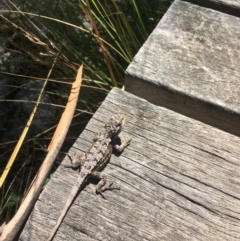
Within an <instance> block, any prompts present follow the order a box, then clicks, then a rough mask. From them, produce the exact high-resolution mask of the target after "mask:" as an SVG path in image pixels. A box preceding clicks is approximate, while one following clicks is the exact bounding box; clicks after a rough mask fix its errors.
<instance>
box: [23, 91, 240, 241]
mask: <svg viewBox="0 0 240 241" xmlns="http://www.w3.org/2000/svg"><path fill="white" fill-rule="evenodd" d="M113 113H124V114H125V115H126V125H125V128H124V130H123V133H122V135H121V136H122V139H124V138H129V137H132V138H133V139H132V143H131V145H130V146H129V147H128V148H126V149H125V150H124V152H123V153H122V154H121V155H120V156H115V155H112V157H111V160H110V163H109V164H108V165H107V167H106V168H105V170H104V172H105V173H107V174H108V176H109V177H110V179H114V180H115V182H116V183H117V184H118V185H120V186H121V190H114V191H109V192H106V193H105V195H106V199H103V198H102V197H101V196H100V195H95V193H94V188H95V185H94V184H88V185H87V186H86V188H85V189H84V190H83V191H82V192H81V193H80V194H79V196H78V197H77V199H76V200H75V202H74V204H73V205H72V207H71V209H70V210H69V212H68V214H67V216H66V217H65V219H64V221H63V223H62V224H61V226H60V229H59V230H58V232H57V235H56V236H55V238H54V240H55V241H57V240H124V241H125V240H134V241H135V240H167V241H170V240H171V241H176V240H204V241H206V240H218V241H220V240H224V241H226V240H231V241H232V240H240V222H239V220H240V185H239V184H240V175H239V173H240V161H239V156H240V138H238V137H236V136H234V135H231V134H228V133H225V132H223V131H220V130H218V129H216V128H213V127H211V126H208V125H206V124H203V123H201V122H198V121H196V120H193V119H191V118H188V117H185V116H183V115H180V114H178V113H176V112H173V111H170V110H167V109H165V108H162V107H158V106H155V105H152V104H150V103H149V102H147V101H145V100H143V99H140V98H138V97H135V96H134V95H132V94H129V93H127V92H122V91H121V90H118V89H113V90H112V91H111V92H110V94H109V95H108V97H107V98H106V100H105V101H104V102H103V104H102V105H101V107H100V108H99V110H98V111H97V113H96V114H95V115H94V116H93V118H92V120H91V121H90V123H89V124H88V125H87V127H86V129H85V131H84V132H83V133H82V134H81V136H80V138H79V139H78V140H77V142H76V143H75V145H74V147H73V148H72V149H71V151H73V150H76V149H77V150H81V151H86V150H87V149H88V148H89V147H90V145H91V140H92V138H93V137H94V132H95V131H98V130H99V128H101V127H102V126H103V124H104V122H105V120H106V119H108V118H109V116H111V115H112V114H113ZM68 161H69V160H68V158H66V159H65V160H64V163H66V162H68ZM77 175H78V174H77V172H74V171H72V170H69V169H67V170H65V169H64V168H63V167H62V166H60V167H59V168H58V170H57V171H56V172H55V173H54V175H53V176H52V178H51V180H50V182H49V183H48V185H47V187H46V188H44V190H43V192H42V194H41V196H40V198H39V200H38V202H37V204H36V205H35V208H34V210H33V212H32V214H31V216H30V217H29V220H28V222H27V224H26V226H25V228H24V230H23V232H22V234H21V237H20V240H21V241H27V240H39V241H41V240H46V237H47V236H48V235H49V233H50V230H51V229H52V227H53V226H54V224H55V222H56V219H57V218H58V217H59V214H60V212H61V210H62V207H63V205H64V203H65V201H66V199H67V197H68V194H69V192H70V190H71V188H72V185H73V184H74V181H75V179H76V177H77Z"/></svg>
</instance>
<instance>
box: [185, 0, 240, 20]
mask: <svg viewBox="0 0 240 241" xmlns="http://www.w3.org/2000/svg"><path fill="white" fill-rule="evenodd" d="M182 1H186V2H191V3H194V4H198V5H199V6H202V7H206V8H211V9H214V10H217V11H220V12H223V13H227V14H230V15H233V16H236V17H240V1H239V0H182Z"/></svg>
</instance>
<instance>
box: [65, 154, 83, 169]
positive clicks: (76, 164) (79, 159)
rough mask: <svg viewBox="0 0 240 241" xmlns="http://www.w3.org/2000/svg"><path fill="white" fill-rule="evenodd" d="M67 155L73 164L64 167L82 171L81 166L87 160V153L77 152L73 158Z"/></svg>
mask: <svg viewBox="0 0 240 241" xmlns="http://www.w3.org/2000/svg"><path fill="white" fill-rule="evenodd" d="M67 155H68V157H69V158H70V160H71V164H66V165H64V167H67V168H72V169H75V170H76V169H79V170H80V168H81V166H82V165H83V163H84V162H85V160H86V154H85V153H81V154H78V153H77V152H75V154H74V155H73V156H72V155H69V154H67Z"/></svg>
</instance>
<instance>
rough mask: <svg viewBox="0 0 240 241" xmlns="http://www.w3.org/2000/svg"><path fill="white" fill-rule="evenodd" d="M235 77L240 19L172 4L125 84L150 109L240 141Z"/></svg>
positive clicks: (239, 91)
mask: <svg viewBox="0 0 240 241" xmlns="http://www.w3.org/2000/svg"><path fill="white" fill-rule="evenodd" d="M232 2H233V3H234V1H232ZM239 2H240V1H239ZM236 3H237V2H236ZM239 76H240V18H239V17H235V16H232V15H229V14H225V13H222V12H219V11H216V10H212V9H208V8H204V7H201V6H198V5H195V4H191V3H189V2H185V1H180V0H176V1H175V2H174V3H173V4H172V6H171V7H170V8H169V10H168V12H167V13H166V14H165V15H164V17H163V18H162V20H161V21H160V22H159V24H158V26H157V27H156V28H155V30H154V31H153V33H152V34H151V35H150V37H149V38H148V40H147V41H146V43H145V44H144V45H143V46H142V48H141V49H140V50H139V52H138V53H137V55H136V56H135V57H134V59H133V61H132V62H131V64H130V65H129V67H128V68H127V70H126V78H125V81H126V91H128V92H131V93H133V94H135V95H137V96H140V97H142V98H144V99H146V100H148V101H150V102H151V103H153V104H156V105H160V106H164V107H166V108H168V109H171V110H174V111H177V112H179V113H181V114H184V115H187V116H189V117H191V118H194V119H196V120H200V121H202V122H204V123H207V124H210V125H212V126H215V127H218V128H220V129H222V130H225V131H227V132H230V133H233V134H235V135H238V136H240V127H239V123H240V104H239V96H240V83H239Z"/></svg>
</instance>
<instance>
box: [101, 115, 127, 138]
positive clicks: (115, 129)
mask: <svg viewBox="0 0 240 241" xmlns="http://www.w3.org/2000/svg"><path fill="white" fill-rule="evenodd" d="M124 123H125V117H124V115H121V114H116V115H113V116H112V117H111V118H110V119H109V120H108V122H107V123H106V124H105V129H106V130H107V131H108V133H109V135H111V136H116V137H117V136H118V134H119V133H120V132H121V130H122V127H123V125H124Z"/></svg>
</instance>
